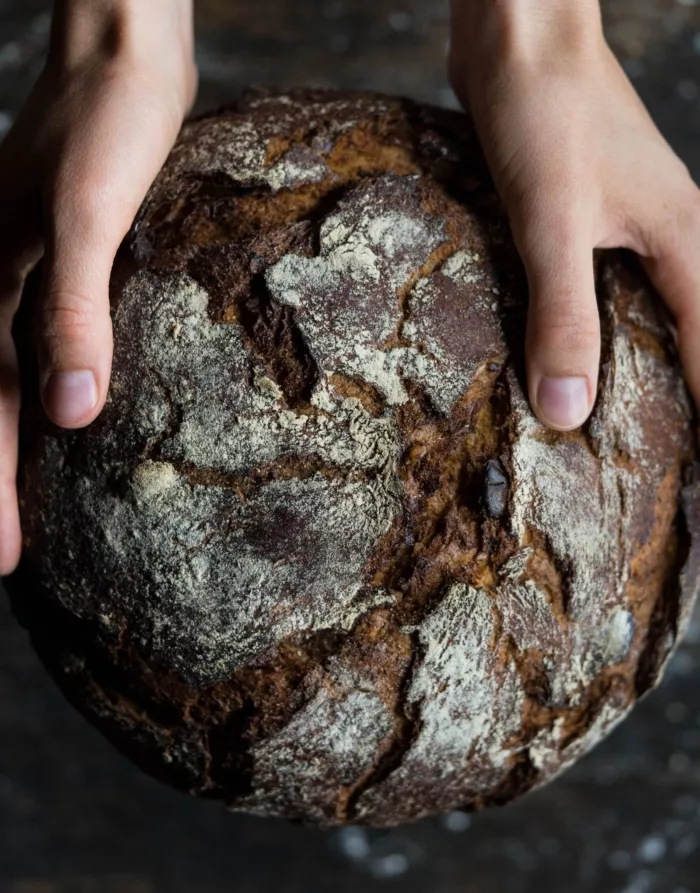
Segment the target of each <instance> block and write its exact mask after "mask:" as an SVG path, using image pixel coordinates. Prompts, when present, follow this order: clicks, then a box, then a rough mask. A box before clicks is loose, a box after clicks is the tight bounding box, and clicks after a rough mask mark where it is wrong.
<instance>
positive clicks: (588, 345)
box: [531, 302, 600, 354]
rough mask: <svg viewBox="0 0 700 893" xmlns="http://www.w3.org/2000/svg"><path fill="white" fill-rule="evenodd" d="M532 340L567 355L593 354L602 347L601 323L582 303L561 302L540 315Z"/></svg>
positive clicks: (532, 333)
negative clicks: (580, 304)
mask: <svg viewBox="0 0 700 893" xmlns="http://www.w3.org/2000/svg"><path fill="white" fill-rule="evenodd" d="M531 340H532V342H533V343H534V344H535V345H547V347H548V348H549V349H553V350H558V351H561V352H562V353H566V354H589V353H591V352H592V351H595V350H598V349H599V348H600V320H599V318H598V316H597V314H592V313H591V312H589V311H588V310H586V309H585V308H584V309H582V308H581V307H580V306H579V305H578V304H573V303H570V302H559V303H557V304H553V305H551V306H549V307H548V308H547V309H546V310H545V311H543V312H539V313H537V314H536V316H535V319H534V321H533V323H532V328H531Z"/></svg>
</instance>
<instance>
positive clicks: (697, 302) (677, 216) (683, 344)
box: [642, 180, 700, 407]
mask: <svg viewBox="0 0 700 893" xmlns="http://www.w3.org/2000/svg"><path fill="white" fill-rule="evenodd" d="M685 191H686V197H684V199H683V201H681V202H678V203H677V204H676V205H675V209H676V210H675V211H674V214H673V217H672V219H671V220H667V221H666V222H665V225H663V226H662V227H659V228H658V229H656V230H655V232H653V233H652V234H651V236H650V237H648V239H647V244H646V246H645V249H646V250H647V251H648V252H649V256H646V257H642V263H643V264H644V267H645V269H646V271H647V273H648V275H649V278H650V279H651V281H652V282H653V283H654V286H655V287H656V289H657V290H658V292H659V294H660V295H661V296H662V297H663V299H664V301H665V302H666V304H667V306H668V307H669V309H670V310H671V312H672V313H673V315H674V317H675V320H676V328H677V330H678V351H679V354H680V358H681V362H682V364H683V371H684V373H685V377H686V381H687V382H688V387H689V388H690V391H691V393H692V395H693V398H694V400H695V403H696V405H697V406H698V407H700V269H699V268H698V263H697V253H698V249H699V248H700V191H698V189H697V187H695V186H694V185H693V184H692V182H691V181H690V180H688V188H686V190H685Z"/></svg>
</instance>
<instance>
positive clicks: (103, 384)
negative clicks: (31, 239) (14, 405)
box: [37, 185, 128, 428]
mask: <svg viewBox="0 0 700 893" xmlns="http://www.w3.org/2000/svg"><path fill="white" fill-rule="evenodd" d="M54 207H55V208H56V209H60V210H58V211H57V212H56V213H55V218H54V221H53V226H52V232H51V233H50V234H49V237H48V239H47V244H46V256H45V267H44V280H43V284H42V291H41V296H40V299H39V306H38V314H39V315H38V326H37V334H38V345H37V347H38V353H39V365H40V381H41V389H42V399H43V403H44V408H45V410H46V413H47V415H48V416H49V418H50V419H51V420H52V421H53V422H55V423H56V424H57V425H61V426H62V427H66V428H76V427H81V426H83V425H87V424H88V423H89V422H91V421H92V420H93V419H94V418H95V417H96V416H97V414H98V413H99V412H100V410H101V409H102V406H103V405H104V402H105V399H106V396H107V389H108V386H109V376H110V369H111V363H112V323H111V319H110V314H109V278H110V274H111V269H112V264H113V261H114V257H115V254H116V252H117V248H118V247H119V243H120V241H121V239H122V238H123V235H124V232H123V230H124V231H125V227H124V225H122V226H115V222H114V219H113V218H112V217H111V215H110V202H109V196H108V195H107V194H106V190H105V188H104V187H102V186H99V185H96V186H93V187H92V191H91V192H90V193H89V192H88V190H87V189H86V188H84V187H77V188H75V190H74V193H73V195H72V196H70V197H66V196H64V195H61V192H60V191H59V192H58V194H57V196H56V199H55V202H54ZM127 225H128V224H127Z"/></svg>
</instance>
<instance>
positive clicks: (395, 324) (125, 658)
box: [9, 91, 700, 826]
mask: <svg viewBox="0 0 700 893" xmlns="http://www.w3.org/2000/svg"><path fill="white" fill-rule="evenodd" d="M596 263H597V270H598V273H597V279H598V297H599V305H600V309H601V316H602V322H603V336H604V338H603V340H604V351H603V366H602V374H601V382H600V391H599V397H598V402H597V406H596V410H595V412H594V415H593V417H592V419H591V421H590V423H589V424H588V425H587V426H586V427H585V429H584V430H582V431H580V432H575V433H572V434H556V433H553V432H550V431H547V430H545V429H544V428H543V427H542V426H541V425H540V424H539V423H538V422H537V420H536V419H535V418H534V417H533V416H532V415H531V413H530V411H529V409H528V406H527V402H526V398H525V396H524V393H523V390H522V386H521V382H522V371H523V355H522V332H523V327H524V318H525V310H526V288H525V282H524V278H523V274H522V270H521V267H520V265H519V262H518V259H517V256H516V253H515V249H514V247H513V245H512V241H511V239H510V237H509V233H508V228H507V224H506V221H505V218H504V214H503V211H502V208H501V206H500V204H499V202H498V199H497V198H496V196H495V194H494V192H493V189H492V186H491V185H490V182H489V179H488V176H487V173H486V170H485V165H484V162H483V159H482V157H481V155H480V153H479V151H478V148H477V145H476V141H475V138H474V135H473V132H472V131H471V129H470V128H469V126H468V124H467V122H466V120H465V119H464V118H463V117H462V116H460V115H456V114H453V113H449V112H441V111H438V110H434V109H428V108H423V107H418V106H415V105H413V104H412V103H410V102H406V101H401V100H395V99H389V98H386V97H381V96H374V95H368V94H367V95H365V94H356V95H355V94H336V93H331V92H313V91H305V92H299V93H293V94H289V95H281V96H278V95H266V94H256V95H253V96H252V97H250V98H248V99H247V100H245V101H243V102H242V103H241V104H240V105H239V106H237V107H235V108H231V109H225V110H220V111H219V112H217V113H213V114H211V115H208V116H204V117H202V118H200V119H197V120H194V121H192V122H191V123H189V124H188V125H186V127H185V128H184V130H183V133H182V135H181V137H180V140H179V142H178V144H177V146H176V148H175V149H174V151H173V153H172V156H171V158H170V159H169V161H168V163H167V164H166V166H165V168H164V170H163V172H162V174H161V175H160V177H159V179H158V180H157V182H156V183H155V184H154V187H153V189H152V190H151V192H150V194H149V196H148V198H147V200H146V202H145V203H144V206H143V208H142V211H141V213H140V215H139V218H138V220H137V222H136V224H135V226H134V228H133V230H132V232H131V234H130V236H129V238H128V240H127V242H126V244H125V247H124V250H123V252H122V256H121V257H120V260H119V263H118V264H117V266H116V268H115V272H114V276H113V283H112V291H113V295H112V303H113V319H114V331H115V344H116V351H115V361H114V376H113V381H112V387H111V390H110V398H109V402H108V405H107V407H106V409H105V411H104V413H103V414H102V416H101V417H100V419H99V420H98V421H97V422H96V423H95V424H94V425H92V426H91V427H90V428H89V429H88V430H86V431H80V432H58V431H56V430H53V429H51V428H49V427H47V426H46V424H45V423H43V422H41V421H40V417H39V414H38V407H37V406H36V405H32V403H31V401H30V400H28V401H27V405H26V408H25V411H24V418H23V426H22V427H23V442H24V446H23V462H22V481H21V502H22V516H23V527H24V531H25V552H24V558H23V561H22V565H21V567H20V570H19V571H18V573H17V574H16V575H15V576H14V578H12V579H11V580H10V581H9V583H10V588H11V591H12V595H13V603H14V606H15V610H16V612H17V614H18V616H19V617H20V619H21V620H22V622H23V623H24V624H25V625H26V626H27V627H28V629H29V630H30V631H31V634H32V638H33V642H34V644H35V647H36V648H37V651H38V652H39V654H40V655H41V657H42V659H43V660H44V661H45V663H46V664H47V666H48V667H49V669H50V670H51V672H52V673H53V675H54V676H55V678H56V679H57V680H58V682H59V684H60V685H61V686H62V688H63V689H64V691H65V692H66V694H67V695H68V697H69V698H71V700H72V701H73V702H74V703H75V704H76V705H77V706H78V707H79V708H80V709H81V710H82V711H83V712H84V713H85V714H86V715H87V716H88V718H90V719H91V721H93V722H94V723H95V724H96V725H98V726H99V727H100V728H102V729H103V730H104V731H105V733H106V734H107V735H108V736H109V737H110V738H111V740H113V741H114V742H115V743H116V744H117V745H118V746H119V747H120V748H121V749H122V750H123V751H124V752H125V753H127V754H128V755H129V756H130V757H131V758H132V759H134V760H135V761H136V762H137V763H138V764H139V765H141V766H142V767H143V768H144V769H146V770H147V771H149V772H151V773H152V774H154V775H155V776H157V777H159V778H161V779H163V780H165V781H168V782H169V783H171V784H174V785H176V786H178V787H180V788H183V789H184V790H188V791H190V792H192V793H195V794H198V795H200V796H204V797H211V798H215V799H220V800H223V801H225V802H226V803H227V804H228V805H230V806H231V807H232V808H234V809H237V810H246V811H249V812H254V813H258V814H260V815H280V816H287V817H289V818H293V819H300V820H304V821H311V822H317V823H319V824H322V825H326V826H328V825H337V824H343V823H347V822H364V823H368V824H373V825H391V824H396V823H398V822H403V821H408V820H412V819H415V818H419V817H421V816H424V815H428V814H430V813H433V812H437V811H441V810H447V809H454V808H465V809H476V808H481V807H484V806H488V805H491V804H498V803H504V802H507V801H508V800H511V799H513V798H514V797H516V796H518V795H520V794H522V793H524V792H525V791H527V790H529V789H531V788H533V787H536V786H538V785H541V784H543V783H545V782H546V781H548V780H549V779H551V778H553V777H554V776H555V775H556V774H557V773H558V772H560V771H562V770H563V769H565V768H566V767H567V766H568V765H570V764H571V763H572V762H573V761H574V760H576V759H578V758H579V757H580V756H581V755H582V754H583V753H585V752H586V751H587V750H588V749H589V748H590V747H592V746H593V745H594V744H595V743H596V742H597V741H598V740H600V739H601V738H602V737H603V736H604V735H605V734H606V733H607V732H608V731H609V730H610V729H611V728H612V727H613V726H614V725H615V724H616V723H617V722H619V721H620V720H621V719H622V718H623V717H624V716H625V715H626V713H627V712H628V711H629V710H630V708H631V707H632V706H633V705H634V702H635V701H636V699H637V698H639V697H640V696H641V695H643V694H644V692H645V691H647V690H648V689H649V688H650V687H652V686H653V685H655V684H656V683H657V681H658V679H659V677H660V673H661V670H662V668H663V665H664V663H665V661H666V660H667V658H668V655H669V653H670V651H671V649H672V647H673V645H674V643H675V642H676V641H677V639H678V637H679V635H680V634H681V633H682V630H683V627H684V624H685V623H686V621H687V617H688V614H689V611H690V608H691V605H692V603H693V601H694V599H695V596H696V592H697V588H698V579H699V576H700V549H699V548H698V542H697V537H696V536H695V531H696V530H697V529H698V523H700V519H699V515H700V488H699V486H698V479H699V478H698V473H697V470H696V467H695V466H694V465H693V463H694V461H695V459H696V448H695V441H694V433H693V417H692V412H691V408H690V403H689V400H688V397H687V394H686V391H685V388H684V386H683V384H682V381H681V377H680V373H679V366H678V361H677V357H676V354H675V350H674V346H673V340H672V338H671V336H670V334H669V333H668V331H667V329H666V328H665V326H664V324H663V322H662V320H661V319H660V318H659V315H658V309H657V306H656V304H655V301H654V298H653V295H652V294H651V293H650V291H649V290H648V287H647V285H646V284H645V280H644V279H643V278H642V276H641V274H640V272H639V270H638V269H637V267H636V266H635V264H634V263H633V262H632V261H631V260H630V258H629V256H627V255H625V254H623V253H608V254H601V255H600V256H599V257H598V258H597V261H596Z"/></svg>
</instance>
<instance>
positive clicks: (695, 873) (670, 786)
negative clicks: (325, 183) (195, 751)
mask: <svg viewBox="0 0 700 893" xmlns="http://www.w3.org/2000/svg"><path fill="white" fill-rule="evenodd" d="M603 5H604V11H605V16H606V28H607V32H608V36H609V39H610V41H611V43H612V44H613V46H614V48H615V50H616V51H617V52H618V54H619V55H620V58H621V59H622V60H623V62H624V65H625V67H626V69H627V71H628V73H629V75H630V77H631V78H632V79H633V82H634V83H635V85H636V86H637V88H638V90H639V91H640V93H641V95H642V97H643V99H644V100H645V101H646V102H647V104H648V106H649V108H650V109H651V111H652V114H653V115H654V117H655V119H656V120H657V121H658V123H659V124H660V126H661V128H662V130H663V131H664V133H665V134H666V136H667V137H668V138H669V140H670V141H671V143H672V144H673V145H674V147H675V148H676V149H677V150H678V152H679V153H680V154H681V155H682V157H683V158H684V160H685V161H686V162H687V163H688V164H689V166H690V168H691V170H692V171H693V173H694V176H695V177H696V179H698V180H700V2H698V0H683V2H678V0H604V3H603ZM197 6H198V55H199V62H200V70H201V75H202V89H201V94H200V101H199V105H200V107H206V106H209V105H212V104H215V103H221V102H224V101H226V100H227V99H230V98H231V97H233V96H235V95H236V93H237V92H238V91H239V90H240V89H241V87H243V86H244V85H246V84H250V83H258V84H278V85H292V84H306V83H313V84H325V85H337V86H344V87H370V88H374V89H382V90H388V91H391V92H398V93H404V94H407V95H410V96H413V97H416V98H420V99H427V100H430V101H433V102H437V103H439V104H444V105H451V104H453V102H454V100H453V97H452V94H451V92H450V91H449V89H448V88H447V85H446V83H445V79H444V65H443V56H444V51H445V45H446V40H447V30H446V19H447V13H446V7H445V5H443V4H442V3H438V2H434V0H324V2H321V0H296V2H295V3H289V2H284V0H198V2H197ZM49 8H50V3H48V2H46V0H0V133H2V132H3V131H4V130H6V129H7V127H8V126H9V125H10V124H11V122H12V118H13V115H14V114H15V113H16V111H17V109H18V108H19V106H20V104H21V102H22V99H23V97H24V96H25V95H26V92H27V90H28V88H29V86H30V85H31V82H32V80H33V78H34V77H35V76H36V74H37V73H38V71H39V69H40V67H41V64H42V59H43V54H44V52H45V48H46V40H47V33H48V27H49V14H48V10H49ZM330 889H333V891H334V893H350V891H355V890H358V889H359V890H362V891H363V893H379V891H385V890H386V891H392V890H400V891H401V893H539V891H541V890H545V891H552V893H589V891H590V893H700V618H699V619H698V621H697V622H696V623H695V624H694V625H693V626H692V627H691V630H690V634H689V636H688V639H687V640H686V643H685V645H684V646H683V647H682V649H681V650H680V652H679V653H678V654H677V655H676V657H675V659H674V661H673V663H672V665H671V667H670V669H669V671H668V673H667V677H666V681H665V683H664V685H663V687H662V688H661V690H660V691H659V692H657V693H655V694H654V695H652V696H651V697H650V698H648V699H647V700H646V701H645V702H644V703H643V704H642V705H641V706H640V707H639V708H638V709H637V710H636V711H635V713H634V714H633V716H632V717H631V719H629V720H628V721H627V722H626V723H625V724H624V725H623V726H622V727H621V728H619V729H618V730H617V732H616V733H615V734H614V735H613V736H612V737H611V738H610V739H609V740H608V741H607V742H606V743H605V744H603V745H602V746H601V747H599V748H598V749H597V750H596V751H595V752H594V753H593V754H591V755H590V756H589V757H588V758H587V759H585V760H583V761H582V762H581V763H580V764H579V765H578V766H577V767H576V768H575V769H574V770H572V771H571V772H569V773H568V774H567V775H566V776H564V777H563V778H561V779H560V780H559V781H557V782H555V783H554V784H553V785H552V786H550V787H549V788H547V789H545V790H543V791H540V792H538V793H536V794H533V795H531V796H530V797H528V798H526V799H525V800H523V801H522V802H520V803H518V804H516V805H515V806H511V807H507V808H505V809H502V810H498V811H494V812H491V813H488V814H484V815H479V816H472V817H467V816H462V815H447V816H444V817H443V818H441V819H438V820H434V821H427V822H423V823H420V824H418V825H415V826H411V827H408V828H404V829H401V830H397V831H391V832H383V833H378V832H377V833H367V832H364V831H362V830H360V829H349V830H345V831H341V832H334V833H321V832H316V831H312V830H307V829H304V828H300V827H293V826H289V825H286V824H284V823H281V822H264V821H261V820H255V819H249V818H245V817H240V816H233V815H229V814H227V813H226V812H224V811H223V810H222V809H220V808H219V807H217V806H215V805H212V804H206V803H198V802H195V801H192V800H189V799H188V798H186V797H183V796H182V795H178V794H175V793H173V792H171V791H169V790H167V789H165V788H162V787H160V786H159V785H157V784H156V783H155V782H153V781H151V780H150V779H148V778H146V777H145V776H142V775H141V774H140V773H139V772H138V771H137V770H136V769H134V768H132V767H131V766H130V765H129V764H128V763H126V762H125V761H124V760H123V759H122V758H120V757H119V756H118V755H117V754H116V753H115V752H114V751H113V750H112V749H111V747H110V746H109V745H108V744H107V743H106V742H105V741H103V740H102V738H101V737H100V736H99V735H98V734H97V733H96V732H94V731H93V730H92V729H91V728H89V727H88V726H87V725H86V724H85V723H84V722H83V721H82V719H81V718H80V717H79V716H78V715H76V714H75V713H74V712H73V711H72V710H71V709H70V708H69V707H68V706H67V705H66V704H65V703H64V702H63V700H62V698H61V696H60V695H59V694H58V692H57V691H56V690H55V689H54V687H53V685H52V683H51V682H50V680H49V679H48V678H47V677H46V676H45V674H44V673H43V671H42V669H41V667H40V666H39V665H38V663H37V661H36V659H35V658H34V656H33V654H32V652H31V650H30V649H29V646H28V644H27V641H26V638H25V636H24V634H23V632H22V631H21V630H19V629H18V628H17V627H16V625H15V624H14V622H13V620H12V618H11V617H10V616H9V612H8V610H7V606H6V604H5V600H4V599H0V893H224V891H231V893H234V891H235V893H322V891H323V893H326V891H328V890H330Z"/></svg>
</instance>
